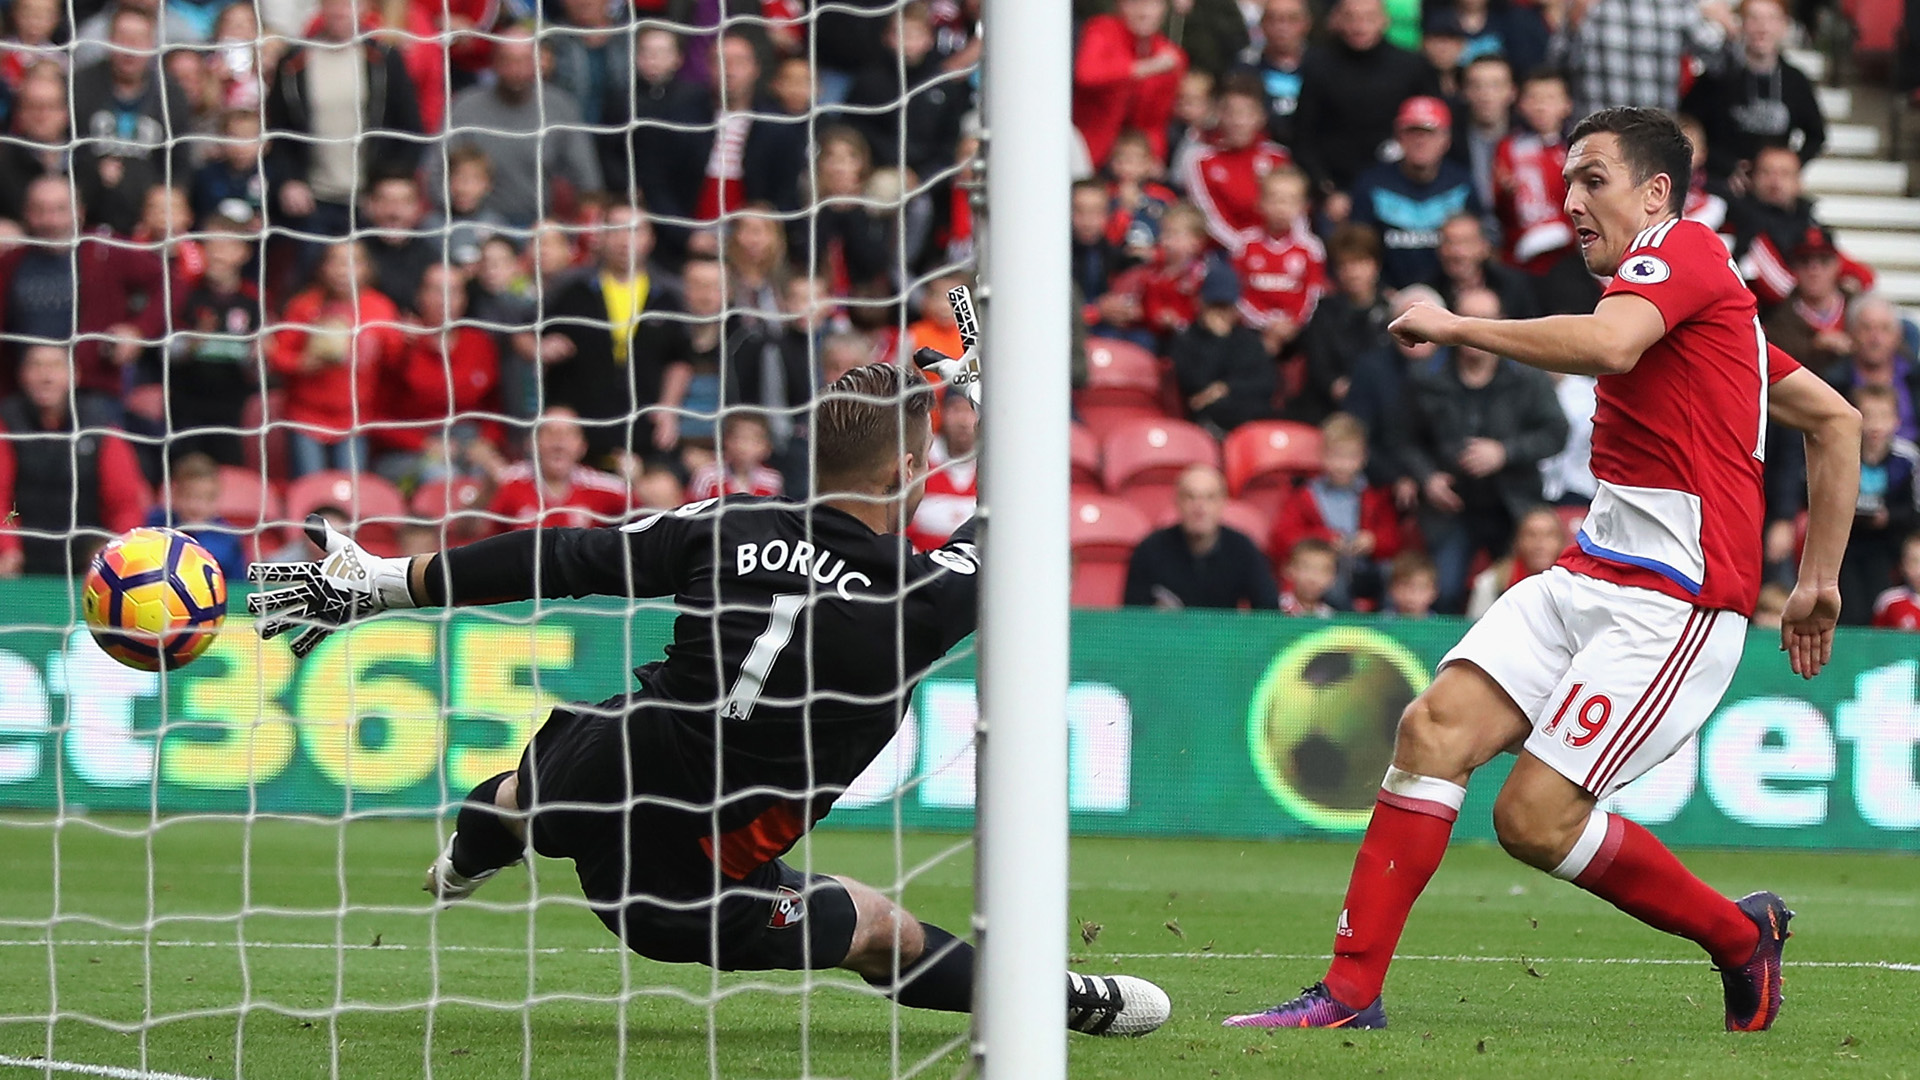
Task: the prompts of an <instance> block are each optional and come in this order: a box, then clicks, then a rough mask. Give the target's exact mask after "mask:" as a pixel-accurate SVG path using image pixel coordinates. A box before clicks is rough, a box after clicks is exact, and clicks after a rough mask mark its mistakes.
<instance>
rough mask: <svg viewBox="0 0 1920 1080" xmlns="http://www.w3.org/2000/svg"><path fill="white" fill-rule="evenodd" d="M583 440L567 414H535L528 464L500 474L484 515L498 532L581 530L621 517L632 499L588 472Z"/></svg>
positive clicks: (558, 410) (618, 485) (606, 477)
mask: <svg viewBox="0 0 1920 1080" xmlns="http://www.w3.org/2000/svg"><path fill="white" fill-rule="evenodd" d="M586 456H587V438H586V436H585V435H584V434H583V433H582V432H581V430H580V424H579V418H578V417H577V416H575V414H574V411H573V410H572V409H568V408H565V407H562V406H557V405H556V406H553V407H551V408H549V409H547V411H546V412H544V413H541V414H540V421H539V426H538V427H537V428H536V429H535V431H534V436H533V460H532V461H522V462H519V463H517V464H513V465H509V466H507V467H506V468H505V469H502V470H501V471H500V486H499V488H498V489H497V490H495V491H494V493H493V502H492V503H490V504H489V505H488V507H487V512H488V513H489V514H490V515H492V516H493V517H494V519H495V520H494V527H495V529H496V530H497V531H499V532H507V531H509V530H512V529H532V528H547V529H556V528H570V527H573V528H585V527H588V526H592V525H607V524H611V523H613V522H617V521H619V520H621V519H622V518H624V517H626V516H627V511H628V507H629V505H630V504H631V502H632V499H631V498H630V497H629V496H628V494H627V485H626V484H624V483H622V482H621V480H620V478H619V477H617V476H615V475H613V474H612V473H605V472H601V471H600V470H599V469H593V468H588V467H587V466H585V465H582V464H581V462H582V461H583V460H585V458H586Z"/></svg>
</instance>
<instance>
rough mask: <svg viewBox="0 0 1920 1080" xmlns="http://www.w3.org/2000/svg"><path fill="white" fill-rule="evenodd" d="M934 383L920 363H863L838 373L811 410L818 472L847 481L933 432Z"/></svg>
mask: <svg viewBox="0 0 1920 1080" xmlns="http://www.w3.org/2000/svg"><path fill="white" fill-rule="evenodd" d="M932 412H933V387H932V385H931V384H929V383H928V382H927V378H926V376H924V375H922V374H920V371H919V369H917V368H911V367H903V366H901V365H899V364H888V363H877V364H865V365H862V366H860V367H857V368H854V369H853V370H851V371H849V372H847V373H846V374H845V375H842V376H840V377H839V378H838V379H835V380H834V381H833V382H832V383H831V384H829V385H828V386H827V388H826V390H825V391H824V392H822V394H821V395H820V398H819V400H818V401H817V402H816V403H815V404H814V411H813V448H814V451H813V452H814V465H815V472H816V473H817V474H818V475H819V476H820V478H821V480H822V482H823V483H836V482H839V483H844V482H846V481H848V480H853V479H857V478H859V477H860V476H861V474H863V473H868V472H872V471H874V470H877V469H879V468H881V467H882V466H883V465H884V464H885V463H886V462H888V461H890V460H893V459H895V458H896V457H897V456H898V455H899V453H900V451H901V450H902V449H903V448H911V449H914V450H916V451H918V450H919V449H920V445H923V444H920V445H916V444H911V443H910V440H913V439H914V438H915V437H916V435H917V433H919V432H922V431H926V432H929V433H930V432H931V430H932V422H931V420H930V419H929V416H930V415H931V414H932Z"/></svg>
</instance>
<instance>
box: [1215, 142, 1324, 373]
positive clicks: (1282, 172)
mask: <svg viewBox="0 0 1920 1080" xmlns="http://www.w3.org/2000/svg"><path fill="white" fill-rule="evenodd" d="M1260 220H1261V228H1259V229H1253V230H1249V231H1248V232H1247V233H1246V236H1245V246H1244V247H1242V248H1241V249H1240V254H1239V256H1238V257H1237V258H1235V259H1234V263H1233V267H1234V270H1236V271H1237V272H1238V273H1239V275H1240V283H1241V286H1242V288H1243V295H1242V296H1241V299H1240V317H1241V318H1242V319H1244V320H1246V323H1247V325H1248V326H1251V327H1253V328H1254V329H1256V330H1258V331H1260V341H1261V343H1262V344H1263V345H1265V346H1266V349H1267V352H1268V353H1269V354H1271V355H1276V356H1277V355H1279V353H1280V350H1281V349H1284V348H1286V347H1287V346H1288V345H1291V344H1292V343H1293V339H1294V338H1296V337H1298V336H1299V335H1300V330H1301V328H1302V327H1305V326H1306V325H1307V320H1308V319H1310V318H1312V317H1313V309H1314V306H1315V305H1317V304H1318V303H1319V302H1320V294H1321V293H1324V292H1325V291H1326V289H1327V249H1326V248H1324V247H1322V246H1321V244H1320V238H1319V237H1317V236H1315V235H1314V234H1313V227H1312V225H1311V223H1310V222H1309V221H1308V220H1307V174H1306V173H1303V172H1301V171H1300V170H1299V169H1296V168H1294V167H1293V166H1291V165H1285V166H1282V167H1280V168H1278V169H1275V170H1274V171H1272V172H1270V173H1268V174H1267V175H1266V176H1265V177H1264V178H1263V179H1262V180H1261V181H1260Z"/></svg>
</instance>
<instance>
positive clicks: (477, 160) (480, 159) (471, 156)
mask: <svg viewBox="0 0 1920 1080" xmlns="http://www.w3.org/2000/svg"><path fill="white" fill-rule="evenodd" d="M466 165H478V166H480V168H482V169H484V170H486V174H487V176H488V177H489V178H491V177H492V176H493V159H492V158H490V157H488V156H487V152H486V151H485V150H482V149H480V148H479V147H477V146H469V145H467V144H465V143H462V144H460V145H459V146H455V147H453V148H452V149H450V150H448V151H447V174H448V175H449V176H451V175H452V174H453V170H455V169H458V168H461V167H462V166H466Z"/></svg>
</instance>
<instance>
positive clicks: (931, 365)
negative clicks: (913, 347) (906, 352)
mask: <svg viewBox="0 0 1920 1080" xmlns="http://www.w3.org/2000/svg"><path fill="white" fill-rule="evenodd" d="M913 362H914V364H915V366H917V367H919V368H920V370H922V371H931V372H933V373H934V374H935V375H938V376H940V378H941V379H943V380H945V381H946V384H947V385H948V386H952V387H957V388H959V390H960V392H961V393H964V394H966V395H967V399H968V400H969V401H972V402H973V407H974V408H976V409H977V408H979V407H980V351H979V350H978V349H968V350H967V351H966V352H964V353H961V354H960V357H959V358H958V359H955V358H953V357H951V356H948V355H947V354H946V353H943V352H941V351H940V350H939V349H921V350H920V351H918V352H916V353H914V354H913Z"/></svg>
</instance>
